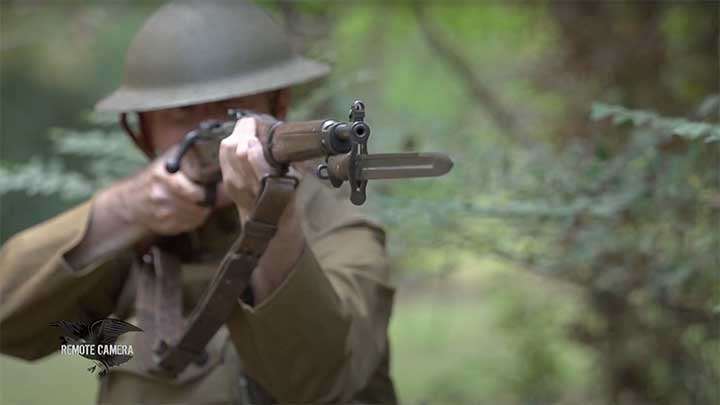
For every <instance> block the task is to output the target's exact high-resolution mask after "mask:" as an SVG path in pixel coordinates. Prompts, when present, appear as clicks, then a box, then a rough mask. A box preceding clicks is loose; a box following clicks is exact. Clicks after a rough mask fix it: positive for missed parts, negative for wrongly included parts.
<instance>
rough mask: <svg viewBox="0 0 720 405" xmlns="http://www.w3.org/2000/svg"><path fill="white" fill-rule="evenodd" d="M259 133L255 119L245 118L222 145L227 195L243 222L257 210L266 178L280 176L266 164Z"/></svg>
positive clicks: (221, 168)
mask: <svg viewBox="0 0 720 405" xmlns="http://www.w3.org/2000/svg"><path fill="white" fill-rule="evenodd" d="M257 130H258V123H257V121H256V120H255V118H249V117H246V118H243V119H241V120H239V121H238V122H237V124H236V125H235V129H234V130H233V133H232V134H231V135H230V136H228V137H227V138H225V139H223V140H222V143H221V144H220V155H219V160H220V170H221V171H222V174H223V188H224V192H225V193H226V194H227V196H228V197H230V199H231V200H232V201H233V202H234V203H235V205H236V206H237V209H238V212H239V214H240V218H241V219H242V220H243V221H244V220H245V219H246V218H247V216H248V215H249V214H250V212H251V211H252V209H253V207H254V206H255V201H256V200H257V197H258V194H259V192H260V186H261V184H260V182H261V179H262V178H263V176H265V175H267V174H274V173H275V172H276V170H275V169H273V168H272V167H271V166H270V164H269V163H268V162H267V161H266V160H265V156H264V155H263V147H262V144H261V143H260V140H259V139H258V138H257V137H256V131H257Z"/></svg>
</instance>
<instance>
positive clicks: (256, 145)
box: [247, 138, 276, 179]
mask: <svg viewBox="0 0 720 405" xmlns="http://www.w3.org/2000/svg"><path fill="white" fill-rule="evenodd" d="M247 157H248V162H249V163H250V166H251V167H252V169H253V173H254V174H255V176H256V178H257V179H261V178H262V177H263V176H265V175H267V174H273V173H275V172H276V170H275V169H273V167H272V166H270V163H268V161H267V160H266V159H265V154H264V151H263V146H262V143H261V142H260V140H259V139H257V138H252V139H249V140H248V151H247Z"/></svg>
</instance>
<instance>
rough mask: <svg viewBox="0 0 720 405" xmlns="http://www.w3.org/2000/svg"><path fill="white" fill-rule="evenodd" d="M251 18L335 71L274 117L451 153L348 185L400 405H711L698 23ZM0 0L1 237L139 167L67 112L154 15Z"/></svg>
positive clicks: (711, 113) (469, 16) (712, 230)
mask: <svg viewBox="0 0 720 405" xmlns="http://www.w3.org/2000/svg"><path fill="white" fill-rule="evenodd" d="M262 3H264V4H266V5H267V6H268V7H269V8H270V9H271V10H272V12H273V13H275V15H276V16H277V18H278V19H279V20H280V21H281V22H283V23H285V24H286V25H287V27H288V30H289V32H291V34H292V35H293V39H294V40H295V41H296V46H297V47H298V49H301V50H303V51H305V52H306V53H308V54H310V55H312V56H314V57H316V58H319V59H323V60H326V61H329V62H331V63H332V64H333V66H334V71H333V74H332V76H331V77H330V78H329V79H328V80H327V81H325V82H323V83H320V84H315V85H313V86H308V87H306V88H301V89H298V90H297V91H296V92H295V94H296V104H295V107H294V109H293V111H292V113H291V118H292V119H309V118H318V117H325V116H328V117H339V118H342V117H344V116H345V115H346V110H347V108H348V106H349V103H350V102H351V101H352V100H353V99H355V98H361V99H363V100H364V101H365V103H366V105H367V107H368V118H369V121H370V124H371V125H372V126H373V139H372V140H371V143H370V150H371V152H372V151H379V150H388V151H399V150H423V151H428V150H436V151H444V152H446V153H448V154H450V155H451V156H452V157H453V159H454V160H455V163H456V165H455V168H454V169H453V171H452V172H451V173H450V174H449V175H448V176H446V177H444V178H441V179H429V180H414V181H407V182H392V181H388V182H375V183H372V184H371V187H370V190H369V193H368V200H369V203H368V206H367V209H368V210H370V211H371V212H372V213H373V214H375V215H376V216H378V217H380V218H382V219H383V220H384V221H385V223H386V224H387V225H388V229H389V236H390V249H391V253H392V257H393V261H394V272H395V278H396V281H397V284H398V285H399V291H400V294H399V297H398V305H397V308H396V311H395V314H394V320H393V324H392V327H391V337H392V340H393V350H394V358H393V365H392V367H393V373H394V375H395V379H396V381H397V384H398V388H399V393H400V396H401V399H402V400H404V401H405V402H406V403H417V404H420V403H507V404H521V403H522V404H546V403H547V404H549V403H601V404H605V403H607V404H611V403H612V404H636V403H661V404H662V403H666V404H706V403H707V404H710V403H713V402H712V401H713V399H714V398H717V396H718V395H720V392H718V385H717V384H716V383H715V382H716V381H717V380H718V377H719V376H720V369H719V367H720V353H719V352H720V346H718V342H719V340H718V339H719V338H720V329H719V325H718V322H719V321H720V318H719V317H720V278H719V275H718V268H719V266H718V264H719V263H718V260H717V251H718V246H720V236H719V235H718V231H717V230H718V225H720V222H719V220H718V215H719V213H720V190H718V185H719V184H720V178H719V177H720V173H719V172H718V170H717V168H718V166H717V162H718V157H720V156H719V154H720V150H719V149H718V141H720V128H719V126H718V125H719V119H718V112H719V109H720V104H719V103H720V97H719V96H718V95H716V94H713V93H714V92H716V91H717V88H716V87H717V86H716V85H717V83H718V69H717V55H714V54H715V52H714V51H713V48H712V47H715V49H716V45H717V44H716V40H717V27H718V25H719V24H718V19H719V17H718V13H717V10H716V8H714V7H712V5H710V4H708V3H705V4H683V5H680V4H673V3H652V4H649V3H647V4H643V3H637V2H629V3H623V2H607V3H601V2H598V3H592V4H587V5H579V4H574V3H567V2H538V3H528V4H509V5H505V4H500V3H495V2H487V3H484V2H482V3H480V2H478V3H459V4H455V3H450V4H446V3H439V2H438V3H423V2H412V1H400V2H390V3H380V2H371V3H364V4H352V5H350V4H345V3H335V2H318V1H302V2H284V3H278V2H275V1H262ZM0 5H1V7H2V13H0V18H2V24H1V27H2V28H1V29H2V37H0V38H1V40H0V45H2V48H1V49H2V50H1V52H2V55H3V59H2V69H1V70H0V86H1V87H0V90H1V91H0V100H1V103H0V109H1V115H2V117H3V119H2V121H1V122H0V128H1V131H2V140H1V141H0V148H1V149H0V150H1V151H2V156H0V157H1V159H0V195H2V203H3V205H2V210H1V211H0V222H1V223H0V228H1V229H2V235H0V236H2V238H1V239H2V240H5V239H7V237H9V236H10V235H11V234H13V233H15V232H17V231H19V230H21V229H22V228H24V227H26V226H29V225H31V224H32V223H36V222H38V221H40V220H43V219H45V218H48V217H50V216H52V215H54V214H56V213H57V212H60V211H61V210H62V209H64V208H66V207H67V206H68V205H69V204H72V203H76V202H79V201H80V200H82V199H83V198H87V197H88V196H89V195H90V194H91V193H92V192H93V191H94V190H96V189H97V188H99V187H103V186H105V185H107V184H108V183H110V182H112V181H113V180H114V179H116V178H118V177H122V176H125V175H128V174H130V173H132V171H133V170H135V169H136V168H137V167H139V166H141V165H142V162H143V160H142V159H141V158H140V155H139V154H138V153H137V152H134V150H133V149H132V145H131V143H130V142H128V141H127V139H126V138H125V137H124V135H122V134H121V133H120V130H119V129H118V128H117V127H116V126H115V125H114V124H113V123H112V120H108V119H107V117H99V118H98V117H94V118H93V119H90V120H88V117H87V111H88V110H89V109H90V107H91V105H92V103H93V102H94V101H95V100H96V99H97V98H99V97H100V96H101V95H103V94H104V93H106V92H107V91H109V90H111V89H112V88H113V87H114V86H115V85H116V84H117V83H118V82H119V81H120V78H121V75H122V73H121V67H122V63H121V60H122V54H123V49H124V48H125V46H126V45H127V44H128V43H129V41H130V38H131V36H132V33H133V32H134V31H135V30H136V29H137V27H139V24H140V23H141V21H142V18H143V17H144V16H146V15H147V14H148V13H149V12H150V10H151V9H152V8H153V6H154V3H153V2H142V3H139V2H138V3H131V2H112V3H103V4H95V3H90V2H87V3H81V2H78V3H75V2H73V3H70V4H62V5H48V4H41V5H33V6H27V5H25V4H20V3H18V2H3V3H0ZM59 21H72V22H73V24H58V22H59ZM70 27H74V28H70ZM77 27H80V28H77ZM708 38H709V39H708ZM708 44H709V45H708ZM48 68H50V69H48ZM49 71H50V72H49ZM713 86H715V87H713ZM591 119H594V120H596V121H597V122H595V123H593V122H591ZM48 128H56V129H52V130H48ZM58 128H64V129H58ZM70 128H73V129H70ZM19 134H22V136H20V135H19ZM13 367H16V369H18V370H20V369H21V367H20V366H18V365H17V364H16V363H14V362H11V361H9V360H6V359H3V360H2V361H1V362H0V371H3V374H6V373H5V372H4V371H5V370H13ZM3 374H0V380H2V381H0V384H2V389H3V390H6V389H11V387H10V385H9V384H10V383H9V382H7V381H8V380H6V378H3ZM53 378H59V377H57V376H56V377H53ZM9 398H12V399H13V400H14V399H15V398H22V393H18V392H17V391H13V394H12V395H10V396H9ZM36 401H38V402H37V403H41V402H42V400H41V399H40V400H38V399H36Z"/></svg>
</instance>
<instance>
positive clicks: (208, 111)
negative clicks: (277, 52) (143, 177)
mask: <svg viewBox="0 0 720 405" xmlns="http://www.w3.org/2000/svg"><path fill="white" fill-rule="evenodd" d="M288 99H289V92H288V91H287V90H281V91H278V92H272V93H262V94H256V95H252V96H247V97H238V98H232V99H228V100H221V101H216V102H212V103H205V104H195V105H190V106H185V107H176V108H168V109H164V110H156V111H147V112H143V113H141V125H142V130H143V132H145V133H146V134H147V135H148V137H149V140H150V142H151V145H152V146H153V148H154V149H155V151H156V152H157V153H158V154H160V153H162V152H163V151H165V150H166V149H168V148H169V147H171V146H173V145H175V144H177V143H178V142H180V141H181V140H182V139H183V137H184V136H185V134H186V133H188V132H189V131H191V130H192V129H194V128H195V127H197V126H198V125H199V124H200V123H201V122H203V121H206V120H212V119H217V120H227V119H228V115H227V111H228V109H231V108H240V109H245V110H252V111H255V112H259V113H265V114H273V113H274V115H276V116H277V118H279V119H284V117H285V114H286V112H287V103H288V101H289V100H288Z"/></svg>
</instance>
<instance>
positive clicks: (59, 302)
mask: <svg viewBox="0 0 720 405" xmlns="http://www.w3.org/2000/svg"><path fill="white" fill-rule="evenodd" d="M295 198H296V209H298V210H299V211H300V212H299V214H300V218H301V221H302V230H303V232H304V234H305V239H306V247H305V249H304V251H303V253H302V255H301V257H300V259H299V260H298V262H297V263H296V264H295V266H294V268H293V269H292V271H291V272H290V273H289V275H288V277H287V278H286V280H285V281H284V282H283V284H281V285H280V286H279V287H278V288H277V290H275V291H274V292H273V294H272V295H271V296H270V297H268V298H267V299H266V300H265V301H264V302H262V303H261V304H260V305H258V306H256V307H252V306H249V305H247V304H245V303H244V302H242V301H238V304H237V308H236V309H235V311H234V313H233V315H232V318H231V319H230V320H229V321H228V322H227V323H226V325H225V327H223V328H222V329H220V331H219V332H218V333H217V334H216V335H215V337H214V338H213V340H212V341H211V342H210V344H209V345H208V347H207V351H208V355H209V357H208V361H207V362H205V363H204V365H202V366H198V365H196V364H191V365H190V366H189V367H188V368H187V369H186V370H185V371H184V372H183V373H182V374H181V375H180V376H179V377H178V378H177V379H176V380H168V379H163V378H160V377H157V376H154V375H152V374H150V373H148V372H147V371H146V370H147V369H146V368H145V366H146V365H147V364H149V359H150V356H149V355H148V353H147V350H145V349H144V348H143V345H140V344H138V343H139V340H138V339H142V335H143V333H142V332H137V333H126V334H124V335H122V336H121V337H120V339H119V340H118V342H117V343H119V344H132V345H133V350H134V352H135V357H133V358H132V359H131V360H130V361H128V362H127V363H125V364H123V365H121V366H119V367H112V368H111V369H110V370H109V371H110V372H109V374H108V375H107V376H106V377H104V378H102V379H101V385H100V393H99V398H98V402H99V403H101V404H139V403H143V404H160V403H162V404H227V403H232V404H249V403H258V402H263V401H262V400H260V399H259V398H260V397H258V396H255V394H254V393H253V389H250V388H248V386H255V384H257V385H259V386H260V387H262V389H263V390H264V391H265V393H266V394H269V395H270V396H271V397H272V398H273V399H274V400H275V401H277V402H280V403H325V402H334V403H394V402H396V399H395V393H394V389H393V385H392V381H391V379H390V376H389V345H388V339H387V327H388V322H389V318H390V313H391V308H392V299H393V292H394V291H393V289H392V288H391V287H390V286H389V283H388V259H387V256H386V251H385V235H384V232H383V230H382V228H380V227H379V226H378V225H377V224H376V223H374V222H373V221H371V220H370V219H368V218H367V217H366V216H364V215H362V214H361V213H360V212H359V211H358V210H357V209H356V208H355V207H353V206H352V205H350V204H349V203H348V202H347V201H346V200H345V198H344V197H342V196H341V195H340V194H339V193H337V192H335V191H334V190H331V189H329V188H328V187H326V186H324V185H323V184H322V183H321V182H320V181H319V180H317V179H315V178H314V177H312V176H306V178H305V179H304V180H303V181H302V182H301V183H300V186H299V187H298V190H297V192H296V196H295ZM91 209H92V200H90V201H88V202H86V203H84V204H81V205H79V206H77V207H75V208H73V209H71V210H69V211H67V212H65V213H63V214H61V215H58V216H57V217H55V218H52V219H50V220H48V221H46V222H44V223H41V224H39V225H36V226H34V227H32V228H30V229H27V230H25V231H24V232H21V233H19V234H17V235H15V236H14V237H13V238H12V239H10V240H9V241H8V242H7V243H5V245H4V246H2V249H1V250H0V352H2V353H4V354H8V355H11V356H15V357H19V358H22V359H27V360H34V359H38V358H41V357H44V356H46V355H49V354H51V353H53V352H55V351H57V350H58V348H59V342H60V340H59V336H60V333H59V332H60V331H59V329H58V328H55V327H51V326H49V325H48V324H49V323H51V322H54V321H58V320H80V319H100V318H105V317H108V316H111V314H115V316H121V317H123V318H126V319H128V321H129V322H131V323H133V324H135V325H137V322H136V320H137V318H136V317H135V314H134V311H133V310H132V306H131V310H130V311H128V312H126V313H121V311H119V310H118V300H119V297H120V295H121V291H122V289H123V286H124V285H125V282H126V280H127V279H128V275H129V274H131V273H130V271H129V269H130V267H131V263H132V261H133V260H134V258H135V256H136V255H135V254H134V253H133V251H132V249H131V248H130V247H128V248H126V249H121V250H120V251H119V252H117V253H113V254H111V255H109V257H101V258H98V259H97V260H95V261H94V263H92V264H91V265H88V266H86V267H85V268H73V267H72V266H71V265H70V264H69V263H68V262H67V261H66V260H65V258H64V255H65V254H66V253H67V252H69V251H70V250H71V249H72V248H73V247H75V246H76V245H77V244H78V243H79V242H80V241H81V240H82V239H83V236H84V233H85V232H86V229H87V226H88V221H89V219H90V217H91ZM226 211H227V210H226ZM232 211H233V214H234V208H233V209H232ZM225 214H227V212H225ZM225 217H227V215H225ZM234 217H235V221H236V215H234ZM238 234H239V233H238V229H237V228H236V227H229V226H228V224H227V221H226V220H225V219H224V218H223V216H222V215H217V214H213V216H212V217H211V218H210V220H208V223H207V224H205V225H203V227H201V228H200V229H198V230H197V231H195V232H193V233H192V234H190V236H191V237H190V238H189V240H190V241H191V245H190V246H189V248H188V249H187V251H189V252H191V253H192V254H191V256H192V257H191V258H190V259H189V260H184V262H183V266H182V282H183V300H184V304H185V307H186V308H185V314H186V315H187V314H188V313H189V312H190V311H191V309H192V307H193V306H194V305H195V303H196V302H197V300H198V299H199V297H200V295H201V293H202V291H203V290H204V288H205V287H206V285H207V283H208V281H209V280H210V279H211V278H212V276H213V274H214V272H215V269H216V268H217V266H218V264H219V261H220V259H221V258H222V256H223V254H224V253H225V251H226V250H227V249H228V248H229V246H230V244H231V242H232V241H233V240H234V239H235V238H236V237H237V235H238ZM218 235H219V236H218Z"/></svg>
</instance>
